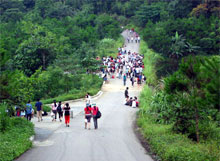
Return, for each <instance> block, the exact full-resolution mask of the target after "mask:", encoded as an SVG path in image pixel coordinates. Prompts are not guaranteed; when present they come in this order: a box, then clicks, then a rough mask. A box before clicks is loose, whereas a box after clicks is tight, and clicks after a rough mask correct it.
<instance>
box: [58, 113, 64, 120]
mask: <svg viewBox="0 0 220 161" xmlns="http://www.w3.org/2000/svg"><path fill="white" fill-rule="evenodd" d="M58 115H59V119H60V118H62V117H63V112H62V111H61V112H58Z"/></svg>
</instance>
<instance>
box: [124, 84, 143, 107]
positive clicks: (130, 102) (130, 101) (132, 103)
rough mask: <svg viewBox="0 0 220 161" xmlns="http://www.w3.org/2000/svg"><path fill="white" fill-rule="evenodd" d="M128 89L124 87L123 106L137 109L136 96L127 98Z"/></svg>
mask: <svg viewBox="0 0 220 161" xmlns="http://www.w3.org/2000/svg"><path fill="white" fill-rule="evenodd" d="M128 90H129V88H128V87H126V89H125V92H124V95H125V102H124V104H125V105H127V106H131V107H133V108H136V107H139V102H138V99H137V97H136V96H134V98H132V97H130V96H129V92H128Z"/></svg>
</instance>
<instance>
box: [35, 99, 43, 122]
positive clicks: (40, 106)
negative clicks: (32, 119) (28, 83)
mask: <svg viewBox="0 0 220 161" xmlns="http://www.w3.org/2000/svg"><path fill="white" fill-rule="evenodd" d="M35 107H36V108H37V118H38V122H40V121H43V119H42V111H43V104H42V102H40V99H37V103H36V104H35Z"/></svg>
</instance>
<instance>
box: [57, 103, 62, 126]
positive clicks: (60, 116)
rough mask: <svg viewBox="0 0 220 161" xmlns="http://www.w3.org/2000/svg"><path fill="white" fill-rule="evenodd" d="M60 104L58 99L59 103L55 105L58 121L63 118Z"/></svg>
mask: <svg viewBox="0 0 220 161" xmlns="http://www.w3.org/2000/svg"><path fill="white" fill-rule="evenodd" d="M61 106H62V104H61V101H59V104H58V106H57V113H58V116H59V119H60V122H62V118H63V110H62V107H61Z"/></svg>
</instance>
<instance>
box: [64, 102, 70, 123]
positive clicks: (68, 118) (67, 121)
mask: <svg viewBox="0 0 220 161" xmlns="http://www.w3.org/2000/svg"><path fill="white" fill-rule="evenodd" d="M63 110H64V111H65V112H64V116H65V124H66V127H70V125H69V124H70V106H69V103H66V105H65V107H64V108H63Z"/></svg>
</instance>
